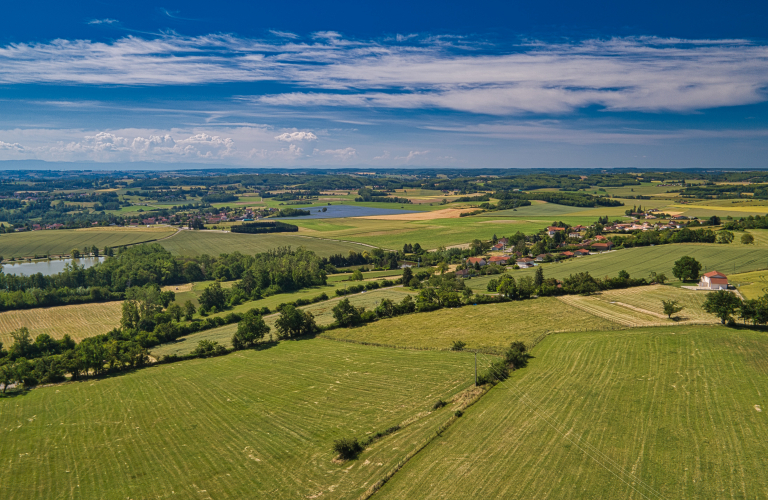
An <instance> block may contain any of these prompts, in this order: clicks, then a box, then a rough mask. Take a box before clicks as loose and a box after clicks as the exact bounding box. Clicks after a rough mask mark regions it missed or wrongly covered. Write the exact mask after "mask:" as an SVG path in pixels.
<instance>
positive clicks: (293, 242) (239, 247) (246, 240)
mask: <svg viewBox="0 0 768 500" xmlns="http://www.w3.org/2000/svg"><path fill="white" fill-rule="evenodd" d="M295 234H296V233H293V234H292V235H290V236H289V235H288V234H286V233H276V234H236V233H223V232H218V231H182V232H180V233H179V234H177V235H175V236H173V237H172V238H168V239H166V240H163V241H161V242H160V244H162V245H163V247H165V248H166V249H167V250H169V251H170V252H172V253H174V254H177V255H182V256H185V257H194V256H198V255H203V254H208V255H219V254H222V253H232V252H240V253H244V254H251V255H252V254H256V253H260V252H266V251H267V250H270V249H273V248H277V247H287V246H290V247H291V248H294V249H295V248H298V247H300V246H303V247H306V248H308V249H309V250H312V251H314V252H315V253H317V254H318V255H320V256H321V257H328V256H329V255H333V254H337V253H341V254H343V255H346V254H348V253H349V251H350V250H354V251H355V252H362V251H365V250H368V249H369V248H368V247H366V246H365V245H360V244H357V243H352V242H344V241H333V240H325V239H321V238H305V237H301V236H296V235H295Z"/></svg>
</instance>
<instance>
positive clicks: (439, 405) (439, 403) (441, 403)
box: [432, 399, 448, 410]
mask: <svg viewBox="0 0 768 500" xmlns="http://www.w3.org/2000/svg"><path fill="white" fill-rule="evenodd" d="M447 404H448V403H446V402H445V401H443V400H442V399H438V400H437V402H436V403H435V404H433V405H432V409H433V410H439V409H440V408H442V407H443V406H445V405H447Z"/></svg>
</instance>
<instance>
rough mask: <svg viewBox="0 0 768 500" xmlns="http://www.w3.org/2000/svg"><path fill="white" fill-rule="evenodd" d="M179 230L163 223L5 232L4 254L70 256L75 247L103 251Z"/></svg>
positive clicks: (0, 250) (0, 238) (0, 244)
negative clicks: (148, 226)
mask: <svg viewBox="0 0 768 500" xmlns="http://www.w3.org/2000/svg"><path fill="white" fill-rule="evenodd" d="M174 232H176V229H174V228H171V227H164V226H159V227H156V228H146V227H141V228H138V227H133V228H98V229H57V230H49V231H31V232H24V233H13V234H4V235H1V236H0V255H2V256H3V258H5V259H8V258H10V257H34V256H35V255H40V256H45V255H69V253H70V252H71V251H72V249H73V248H77V249H79V250H82V249H83V247H85V246H88V247H92V246H94V245H96V246H97V247H98V248H99V250H102V249H103V248H104V247H105V246H110V247H117V246H121V245H133V244H136V243H142V242H145V241H151V240H157V239H160V238H164V237H166V236H170V235H172V234H173V233H174Z"/></svg>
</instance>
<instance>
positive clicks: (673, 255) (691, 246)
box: [467, 243, 768, 291]
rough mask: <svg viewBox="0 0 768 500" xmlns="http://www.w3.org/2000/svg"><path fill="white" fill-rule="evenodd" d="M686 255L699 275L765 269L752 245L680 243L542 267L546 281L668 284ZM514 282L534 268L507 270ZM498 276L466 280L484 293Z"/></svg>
mask: <svg viewBox="0 0 768 500" xmlns="http://www.w3.org/2000/svg"><path fill="white" fill-rule="evenodd" d="M685 255H688V256H691V257H693V258H695V259H696V260H698V261H699V262H700V263H701V264H702V266H703V269H702V272H707V271H714V270H717V271H720V272H722V273H725V274H726V275H731V274H733V273H744V272H749V271H755V270H758V269H765V268H767V267H768V252H766V251H765V249H764V248H761V247H759V246H756V245H734V244H731V245H718V244H715V243H712V244H706V243H680V244H672V245H657V246H654V247H639V248H627V249H624V250H616V251H613V252H606V253H602V254H596V255H587V256H585V257H576V258H572V259H569V260H567V261H563V262H559V263H551V264H543V265H542V266H541V267H542V268H543V269H544V276H545V277H547V278H558V279H563V278H567V277H568V276H569V275H571V274H574V273H579V272H583V271H588V272H589V273H590V274H591V275H592V276H594V277H596V278H604V277H606V276H609V277H615V276H618V274H619V271H621V270H625V271H627V272H628V273H629V274H630V276H632V277H636V278H648V276H649V274H650V273H651V272H652V271H653V272H656V273H664V274H666V276H667V278H669V279H670V281H671V282H673V283H674V282H677V280H676V279H675V278H674V276H673V275H672V268H673V267H674V265H675V261H676V260H678V259H680V258H681V257H683V256H685ZM508 272H509V273H511V276H514V277H515V278H516V279H518V278H520V277H523V276H531V277H532V276H533V275H534V273H535V272H536V268H531V269H519V270H516V271H512V270H510V271H508ZM494 278H498V276H483V277H478V278H472V279H470V280H469V281H467V286H469V287H471V288H472V289H473V290H478V291H485V289H486V287H487V285H488V281H490V280H491V279H494Z"/></svg>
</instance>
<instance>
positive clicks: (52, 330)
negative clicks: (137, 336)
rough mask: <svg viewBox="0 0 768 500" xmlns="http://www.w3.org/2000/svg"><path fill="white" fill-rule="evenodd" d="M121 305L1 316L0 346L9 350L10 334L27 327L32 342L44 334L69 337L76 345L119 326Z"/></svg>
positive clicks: (33, 311) (69, 308)
mask: <svg viewBox="0 0 768 500" xmlns="http://www.w3.org/2000/svg"><path fill="white" fill-rule="evenodd" d="M121 308H122V302H106V303H100V304H76V305H72V306H58V307H45V308H38V309H26V310H21V311H4V312H0V342H2V343H3V344H5V346H6V347H10V345H11V343H12V342H13V339H12V338H11V336H10V333H11V332H12V331H14V330H17V329H19V328H21V327H22V326H26V327H27V328H28V329H29V333H30V334H31V335H32V338H35V337H37V336H38V335H40V334H41V333H47V334H48V335H50V336H51V337H53V338H55V339H60V338H62V337H63V336H64V335H65V334H69V336H70V337H72V338H73V339H74V340H75V341H76V342H80V341H81V340H82V339H84V338H87V337H93V336H94V335H101V334H102V333H107V332H109V331H110V330H112V329H113V328H117V327H118V326H120V315H121Z"/></svg>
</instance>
